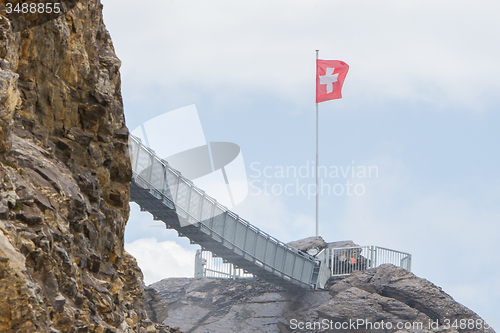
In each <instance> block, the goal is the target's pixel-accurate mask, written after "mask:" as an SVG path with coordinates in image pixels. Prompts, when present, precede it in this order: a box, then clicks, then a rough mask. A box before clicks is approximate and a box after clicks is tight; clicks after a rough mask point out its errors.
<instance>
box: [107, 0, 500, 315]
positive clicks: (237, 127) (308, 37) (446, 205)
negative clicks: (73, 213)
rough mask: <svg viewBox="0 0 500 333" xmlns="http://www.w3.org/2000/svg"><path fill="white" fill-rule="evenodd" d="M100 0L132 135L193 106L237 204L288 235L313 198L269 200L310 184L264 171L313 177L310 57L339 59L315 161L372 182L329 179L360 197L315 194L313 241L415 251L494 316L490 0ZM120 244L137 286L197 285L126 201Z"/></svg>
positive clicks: (179, 251)
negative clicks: (340, 84) (242, 169)
mask: <svg viewBox="0 0 500 333" xmlns="http://www.w3.org/2000/svg"><path fill="white" fill-rule="evenodd" d="M103 3H104V15H105V16H104V19H105V23H106V25H107V27H108V29H109V30H110V32H111V36H112V38H113V41H114V44H115V48H116V52H117V55H118V57H119V58H120V59H121V60H122V62H123V64H122V71H121V73H122V82H123V86H122V93H123V99H124V104H125V113H126V120H127V124H128V126H129V128H130V129H134V128H135V127H137V126H139V125H140V124H141V123H143V122H145V121H147V120H149V119H151V118H153V117H155V116H158V115H160V114H163V113H164V112H167V111H170V110H174V109H177V108H180V107H183V106H187V105H191V104H195V105H196V107H197V109H198V113H199V116H200V119H201V123H202V126H203V130H204V132H205V136H206V139H207V141H227V142H233V143H236V144H238V145H239V146H240V147H241V151H242V154H243V158H244V160H245V165H246V169H247V174H248V178H249V181H251V182H252V183H251V184H253V186H251V188H250V193H249V195H248V197H247V198H246V199H245V200H244V202H243V203H241V204H240V205H239V206H238V207H237V208H236V209H235V210H236V211H237V212H238V213H239V214H240V215H241V216H242V217H243V218H245V219H247V220H248V221H250V222H251V223H253V224H255V225H256V226H258V227H260V228H262V229H264V230H265V231H267V232H268V233H270V234H271V235H273V236H275V237H277V238H279V239H280V240H283V241H291V240H295V239H299V238H303V237H307V236H312V235H314V232H315V229H314V211H315V205H314V198H312V197H311V198H308V196H307V194H306V195H304V194H302V193H300V191H297V193H294V194H293V195H285V194H283V193H281V194H277V192H278V190H279V188H280V187H281V188H284V186H286V185H288V184H295V185H292V187H290V188H295V187H300V185H301V184H306V186H307V184H309V183H314V178H313V177H312V176H311V177H306V178H300V179H299V178H295V177H293V175H288V177H284V178H282V177H280V175H279V174H278V175H277V174H276V173H274V174H273V172H275V171H277V170H279V168H280V167H284V168H286V167H295V168H299V167H301V166H305V167H307V166H308V165H309V168H314V167H313V166H312V164H311V163H313V161H314V158H315V155H314V154H315V104H314V94H315V50H316V49H319V50H320V58H322V59H339V60H343V61H345V62H346V63H348V64H349V65H350V71H349V74H348V75H347V78H346V81H345V84H344V90H343V99H341V100H336V101H329V102H325V103H321V104H320V156H321V157H320V164H321V165H324V166H326V167H327V168H329V170H330V169H331V168H335V167H337V168H341V167H342V168H343V169H344V170H347V168H348V167H351V168H352V167H355V168H356V170H359V168H363V167H366V168H368V167H370V166H372V167H376V170H377V171H378V172H377V173H376V174H372V176H371V177H358V175H357V174H356V175H355V177H350V175H347V176H345V177H344V176H342V175H340V177H338V178H334V177H326V178H325V179H324V182H325V184H326V185H325V186H326V187H328V186H330V188H332V187H333V186H335V185H337V184H338V187H337V188H336V189H337V190H340V188H341V186H346V182H347V181H350V182H351V183H352V184H358V185H359V186H360V187H358V189H364V192H363V194H362V195H356V194H354V195H348V194H347V193H343V194H342V195H335V194H329V195H328V194H324V195H323V196H322V197H321V200H320V234H321V235H322V236H323V238H325V240H326V241H337V240H345V239H352V240H353V241H355V242H356V243H358V244H361V245H372V244H373V245H379V246H383V247H388V248H394V249H397V250H401V251H406V252H410V253H412V255H413V272H414V273H415V274H417V275H418V276H420V277H423V278H426V279H429V280H430V281H432V282H433V283H435V284H437V285H438V286H440V287H442V288H443V289H444V291H446V292H447V293H449V294H450V295H451V296H453V297H454V298H455V299H456V300H457V301H459V302H461V303H463V304H464V305H466V306H468V307H470V308H471V309H472V310H474V311H476V312H477V313H478V314H479V315H481V316H482V317H483V318H484V319H487V320H493V319H496V320H497V322H498V321H500V314H499V311H498V309H500V265H499V261H500V260H499V259H498V253H497V249H498V244H499V243H500V205H499V202H500V191H499V189H500V176H499V175H498V169H499V168H498V165H499V164H500V153H499V151H500V150H499V149H498V144H499V142H500V134H499V133H500V131H499V130H498V129H499V125H500V113H499V111H498V110H499V106H500V96H499V92H500V64H499V60H498V59H500V35H499V34H498V32H499V31H500V21H499V20H498V13H499V11H500V3H498V1H486V0H479V1H475V2H465V1H463V2H457V1H451V0H442V1H430V0H418V1H416V0H408V1H383V0H381V1H368V0H359V1H334V0H315V1H310V0H301V1H298V0H287V1H284V0H274V1H261V0H252V1H219V0H210V1H189V0H188V1H186V0H183V1H170V0H143V1H141V2H140V3H139V2H137V1H129V0H103ZM264 167H269V168H268V169H266V170H268V171H269V172H271V174H270V173H269V172H268V173H267V175H270V177H266V176H264V175H263V174H262V171H263V169H264ZM264 181H267V183H268V184H270V186H272V185H274V189H275V193H274V194H273V193H265V184H264ZM297 182H299V183H297ZM297 184H298V185H297ZM294 186H295V187H294ZM326 187H325V188H326ZM259 189H260V193H258V192H259V191H258V190H259ZM358 192H359V191H358ZM337 193H338V192H337ZM125 240H126V242H127V249H128V250H129V251H130V252H131V253H132V254H133V255H135V256H136V257H137V258H138V261H139V265H140V266H141V268H142V269H143V272H144V274H145V280H146V283H152V282H154V281H157V280H159V279H162V278H165V277H169V276H192V274H193V262H194V251H195V249H196V248H197V247H195V246H192V245H189V242H188V241H187V240H186V239H184V238H178V237H177V234H176V232H174V231H167V230H165V229H164V228H163V227H161V223H160V222H153V221H152V220H151V216H150V215H149V214H147V213H141V212H139V209H138V208H137V206H135V205H132V213H131V219H130V221H129V224H128V225H127V230H126V238H125Z"/></svg>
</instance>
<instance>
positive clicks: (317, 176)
mask: <svg viewBox="0 0 500 333" xmlns="http://www.w3.org/2000/svg"><path fill="white" fill-rule="evenodd" d="M318 55H319V50H316V76H318V73H317V72H318ZM316 89H317V86H316ZM317 93H318V92H317V91H316V95H317ZM318 118H319V112H318V101H316V237H318V236H319V174H318V171H319V135H318V133H319V121H318Z"/></svg>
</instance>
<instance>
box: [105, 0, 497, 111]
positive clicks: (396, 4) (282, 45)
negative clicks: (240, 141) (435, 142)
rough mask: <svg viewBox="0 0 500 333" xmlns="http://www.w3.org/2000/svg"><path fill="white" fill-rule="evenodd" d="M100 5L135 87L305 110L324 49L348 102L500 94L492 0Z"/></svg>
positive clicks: (469, 101)
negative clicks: (336, 62)
mask: <svg viewBox="0 0 500 333" xmlns="http://www.w3.org/2000/svg"><path fill="white" fill-rule="evenodd" d="M104 4H105V10H106V12H105V14H106V17H105V19H106V22H107V24H108V27H109V28H110V30H111V32H112V35H113V38H114V41H115V44H116V47H117V52H118V55H119V57H121V58H122V60H124V64H123V71H122V72H123V77H124V80H125V81H129V82H130V83H129V84H131V85H133V86H135V87H137V89H140V88H141V87H143V89H149V87H150V86H152V85H155V86H160V87H163V89H167V90H168V91H170V92H172V91H176V92H177V91H179V92H180V91H185V90H193V89H194V88H195V87H196V88H198V89H200V88H201V89H205V90H208V91H210V93H211V94H214V95H219V94H226V95H230V94H233V93H235V92H236V93H241V92H244V91H247V92H248V90H249V89H250V90H256V89H257V90H260V91H266V92H272V93H274V94H277V95H279V96H282V97H284V98H291V99H293V100H297V101H304V100H307V99H310V98H311V95H312V94H313V93H314V83H312V82H314V81H313V80H314V71H315V69H314V56H315V55H314V50H315V49H317V48H318V49H320V50H321V53H320V56H321V57H323V58H327V59H329V58H339V59H342V60H345V61H346V62H348V63H349V64H350V65H351V72H350V74H349V78H348V80H347V81H346V87H345V92H344V96H345V97H349V95H351V96H357V97H358V98H359V97H364V98H375V99H383V98H396V99H400V98H401V99H402V98H410V99H418V100H424V101H425V100H429V101H432V102H433V103H434V104H442V105H463V104H464V103H465V104H466V105H468V106H469V107H472V106H474V108H475V109H477V108H481V107H482V103H483V102H482V100H483V98H484V96H485V95H488V94H489V95H493V93H494V92H495V91H498V90H499V89H500V82H499V80H498V77H499V76H500V66H498V61H497V59H498V58H499V57H500V47H499V46H498V45H499V44H498V35H497V31H498V29H499V27H500V22H499V21H498V20H497V17H496V16H497V15H496V14H495V13H497V12H498V10H500V4H499V3H498V2H496V1H489V0H482V1H479V2H475V3H466V2H462V3H457V2H456V1H452V0H447V1H440V2H435V1H431V0H425V1H421V0H420V1H417V0H414V1H405V2H404V3H402V2H400V1H393V0H385V1H376V2H374V1H369V0H360V1H355V2H352V1H344V2H341V1H331V0H317V1H315V2H313V3H312V2H311V1H305V0H294V1H285V0H277V1H273V2H269V1H264V0H256V1H234V2H228V1H223V0H213V1H209V2H207V1H204V2H203V1H168V2H167V1H158V0H145V1H142V2H141V5H137V3H136V2H134V1H124V0H120V1H118V0H105V1H104ZM132 81H133V82H132ZM221 88H224V89H221Z"/></svg>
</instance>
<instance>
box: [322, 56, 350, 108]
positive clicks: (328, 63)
mask: <svg viewBox="0 0 500 333" xmlns="http://www.w3.org/2000/svg"><path fill="white" fill-rule="evenodd" d="M348 71H349V65H348V64H346V63H345V62H343V61H340V60H321V59H318V60H316V103H321V102H324V101H329V100H332V99H339V98H342V85H343V84H344V80H345V77H346V76H347V72H348Z"/></svg>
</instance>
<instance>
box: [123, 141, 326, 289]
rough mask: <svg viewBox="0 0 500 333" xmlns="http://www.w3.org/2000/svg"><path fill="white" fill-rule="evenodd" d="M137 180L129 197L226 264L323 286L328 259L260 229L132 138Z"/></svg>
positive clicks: (289, 282)
mask: <svg viewBox="0 0 500 333" xmlns="http://www.w3.org/2000/svg"><path fill="white" fill-rule="evenodd" d="M129 143H130V154H131V157H132V170H133V178H132V184H131V191H130V201H134V202H136V203H137V204H139V206H140V207H141V210H143V211H148V212H149V213H151V214H152V215H153V217H154V219H155V220H161V221H163V222H164V223H165V225H166V227H167V228H169V229H175V230H177V232H178V233H179V236H184V237H188V238H189V239H190V241H191V243H194V244H199V245H201V247H202V248H203V249H206V250H208V251H211V252H212V253H214V254H216V255H217V256H219V257H222V258H223V259H224V260H226V261H227V262H230V263H232V264H234V265H235V266H236V267H238V268H242V269H244V270H246V271H248V272H250V273H252V274H255V275H256V276H258V277H259V278H261V279H263V280H266V281H268V282H272V283H274V284H277V285H279V286H282V287H284V288H287V289H293V288H297V287H302V288H306V289H317V288H323V287H324V285H325V284H326V281H327V280H328V278H329V277H330V271H329V268H328V258H327V255H326V253H324V252H321V253H320V254H319V255H316V256H315V257H313V256H310V255H308V254H307V253H304V252H301V251H298V250H297V249H294V248H292V247H290V246H288V245H286V244H285V243H283V242H280V241H279V240H277V239H276V238H274V237H271V236H270V235H268V234H267V233H265V232H263V231H262V230H259V229H258V228H256V227H255V226H253V225H251V224H250V223H248V222H247V221H245V220H243V219H242V218H240V217H239V216H238V215H236V214H234V213H233V212H231V211H229V210H228V209H227V208H226V207H224V206H222V205H221V204H219V203H218V202H217V201H216V200H215V199H214V198H211V197H210V196H208V195H206V194H205V192H204V191H203V190H201V189H199V188H197V187H196V186H194V185H193V183H192V182H191V181H189V180H188V179H186V178H184V177H183V176H182V175H181V174H180V172H178V171H177V170H175V169H173V168H171V167H170V166H169V165H168V163H167V162H166V161H164V160H162V159H161V158H159V157H158V156H156V155H155V153H154V151H152V150H151V149H149V148H148V147H146V146H144V145H143V144H142V143H141V141H140V139H138V138H136V137H134V136H132V135H131V136H130V140H129Z"/></svg>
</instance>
